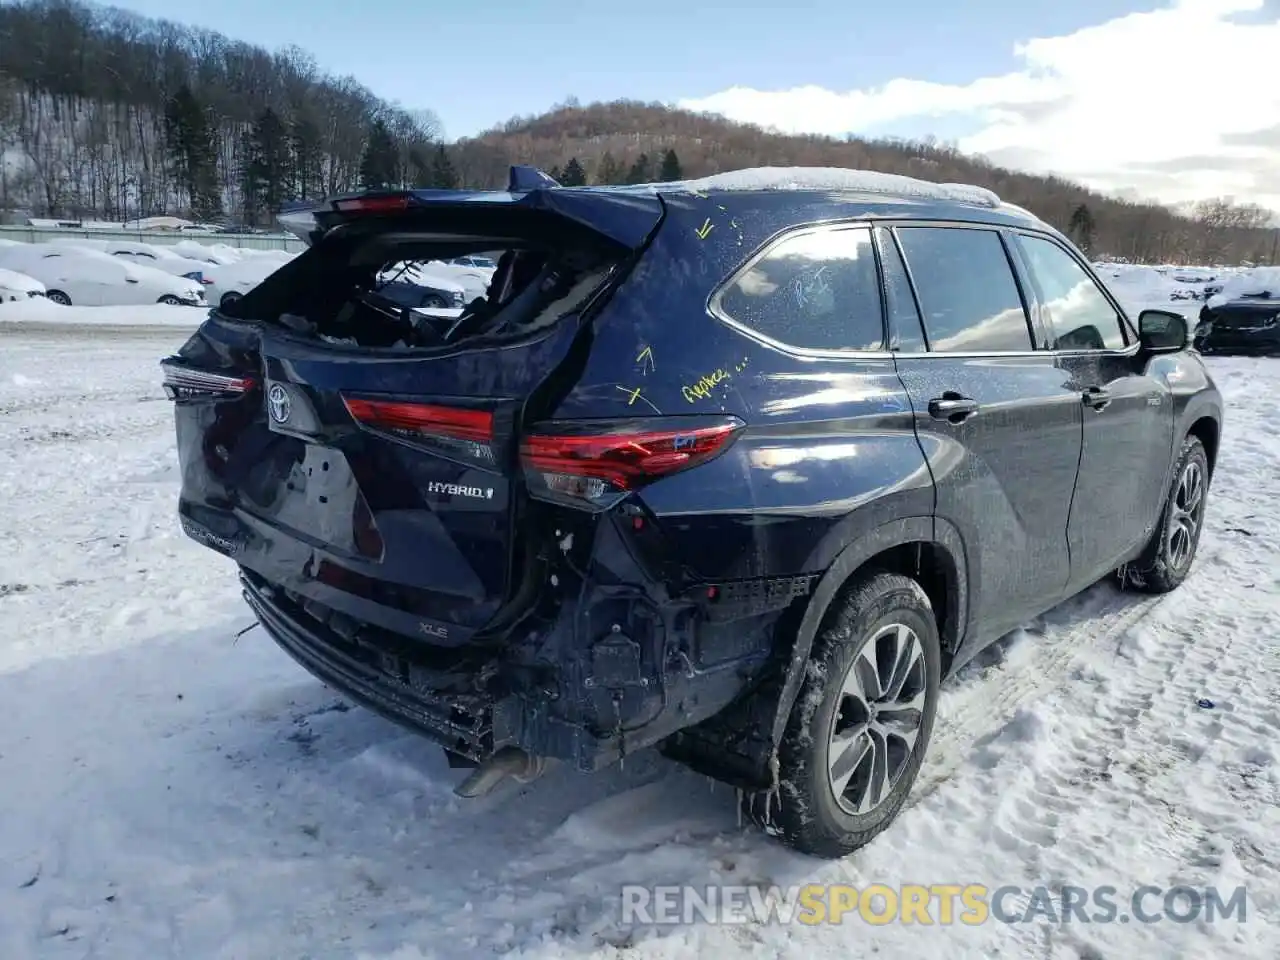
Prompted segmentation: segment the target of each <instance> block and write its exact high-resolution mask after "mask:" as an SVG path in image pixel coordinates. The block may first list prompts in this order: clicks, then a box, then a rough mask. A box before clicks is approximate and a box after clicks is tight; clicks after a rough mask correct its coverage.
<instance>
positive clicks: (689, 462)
mask: <svg viewBox="0 0 1280 960" xmlns="http://www.w3.org/2000/svg"><path fill="white" fill-rule="evenodd" d="M742 426H743V424H742V422H741V421H740V420H736V419H732V418H728V419H723V420H719V421H717V422H714V423H708V422H706V421H700V422H699V423H696V424H695V423H690V424H688V425H685V426H674V425H672V422H671V420H670V419H667V420H661V421H654V420H641V421H599V422H592V421H584V422H579V423H574V424H543V425H542V426H540V427H538V428H536V429H535V430H534V431H533V432H531V433H530V434H529V435H528V436H527V437H526V438H525V440H524V442H523V443H522V444H521V447H520V455H521V460H522V461H523V463H524V467H525V473H526V476H527V477H528V478H529V481H530V487H531V489H532V492H534V493H535V494H537V493H543V494H545V495H548V496H551V497H553V498H556V499H569V500H572V501H576V502H583V501H585V502H587V503H592V504H597V505H600V506H607V505H608V504H609V503H610V502H612V501H614V500H616V499H617V498H618V497H619V496H621V495H622V494H625V493H627V492H628V491H630V490H634V489H636V488H638V487H641V486H643V485H644V484H646V483H649V482H651V481H653V480H656V479H658V478H659V477H664V476H667V475H668V474H672V473H676V472H678V471H680V470H687V469H688V468H689V467H693V466H697V465H698V464H700V463H705V462H706V461H707V460H710V459H712V458H713V457H716V456H719V455H720V454H721V453H723V452H724V451H725V450H726V449H727V448H728V447H729V445H730V444H731V443H732V442H733V439H734V438H735V437H736V436H737V434H738V431H739V430H741V429H742Z"/></svg>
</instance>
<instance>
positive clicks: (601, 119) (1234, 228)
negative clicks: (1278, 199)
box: [455, 101, 1276, 263]
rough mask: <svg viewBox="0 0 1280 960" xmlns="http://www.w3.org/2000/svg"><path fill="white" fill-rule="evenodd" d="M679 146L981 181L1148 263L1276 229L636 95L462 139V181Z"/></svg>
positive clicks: (756, 162) (1209, 210)
mask: <svg viewBox="0 0 1280 960" xmlns="http://www.w3.org/2000/svg"><path fill="white" fill-rule="evenodd" d="M667 151H674V152H675V155H676V158H677V159H678V161H679V168H680V173H681V174H682V175H683V176H686V177H698V176H703V175H706V174H711V173H718V172H721V171H724V170H734V169H739V168H742V167H751V166H765V165H771V166H839V167H855V168H864V169H869V170H880V171H884V172H886V173H899V174H906V175H908V176H914V177H920V178H921V179H925V180H934V181H950V182H960V183H973V184H977V185H979V186H983V187H987V188H989V189H991V190H994V191H995V192H996V193H998V194H999V195H1000V196H1001V197H1002V198H1004V199H1005V200H1008V201H1010V202H1012V203H1016V204H1018V205H1020V206H1024V207H1026V208H1028V209H1030V210H1032V211H1034V212H1035V213H1036V214H1038V215H1039V216H1041V217H1043V218H1044V219H1046V220H1047V221H1049V222H1050V223H1052V224H1054V225H1055V226H1057V227H1058V228H1059V229H1061V230H1063V231H1065V232H1068V233H1070V234H1072V236H1073V237H1074V238H1075V239H1076V240H1077V241H1078V242H1080V243H1081V244H1082V245H1084V246H1087V247H1088V248H1090V252H1092V253H1093V254H1095V255H1111V256H1120V257H1125V258H1128V259H1132V260H1137V261H1143V262H1185V263H1191V262H1198V263H1214V262H1239V261H1241V260H1251V261H1256V262H1266V263H1270V262H1271V261H1272V259H1273V257H1274V256H1275V242H1276V231H1274V230H1270V229H1262V228H1263V227H1264V226H1265V224H1267V222H1268V221H1269V219H1270V216H1271V214H1270V212H1269V211H1266V210H1263V209H1261V208H1259V207H1256V206H1240V205H1232V204H1228V203H1224V202H1221V201H1216V200H1208V201H1206V202H1203V203H1200V204H1198V205H1196V206H1195V207H1194V209H1193V211H1192V213H1191V215H1190V216H1186V215H1179V214H1177V213H1175V212H1174V211H1172V210H1170V209H1169V208H1166V207H1163V206H1158V205H1155V204H1139V203H1130V202H1125V201H1122V200H1118V199H1115V198H1113V197H1108V196H1105V195H1103V194H1101V193H1098V192H1096V191H1091V190H1089V189H1087V188H1086V187H1083V186H1081V185H1080V184H1077V183H1071V182H1069V181H1067V180H1063V179H1060V178H1056V177H1043V176H1035V175H1032V174H1027V173H1020V172H1017V171H1013V170H1007V169H1004V168H1001V167H997V166H993V165H991V164H989V163H986V162H985V161H983V160H982V159H980V158H976V157H972V156H967V155H964V154H961V153H959V152H958V151H957V150H955V149H953V148H951V147H948V146H945V145H941V144H937V143H910V142H902V141H874V140H860V139H855V138H849V139H846V140H835V139H832V138H829V137H819V136H807V137H800V136H787V135H782V134H777V133H771V132H769V131H766V130H762V129H760V128H759V127H754V126H750V125H747V124H742V123H734V122H730V121H728V120H725V119H723V118H721V117H716V116H709V115H703V114H695V113H690V112H688V111H685V110H676V109H672V108H670V107H665V106H662V105H659V104H645V103H638V102H633V101H619V102H614V103H596V104H591V105H589V106H586V107H581V106H577V105H576V104H574V105H569V106H564V107H560V108H558V109H555V110H553V111H551V112H550V113H547V114H544V115H542V116H538V117H532V118H515V119H512V120H510V121H508V122H507V123H506V124H504V125H502V126H500V127H497V128H495V129H493V130H490V131H488V132H486V133H483V134H481V135H479V136H477V137H475V138H472V139H468V140H464V141H460V142H459V143H458V144H457V145H456V147H455V163H456V166H457V168H458V170H459V172H460V173H461V174H462V177H463V179H464V180H466V181H468V182H473V183H476V184H478V185H486V186H497V185H499V184H500V183H502V182H503V181H504V180H505V177H506V168H507V164H508V163H510V162H513V161H517V160H518V161H519V162H522V163H532V164H535V165H537V166H540V167H542V168H543V169H546V170H550V169H552V168H553V167H554V168H557V169H559V170H562V171H563V169H564V168H565V167H567V166H568V164H569V163H570V161H571V160H573V161H576V162H577V165H578V166H580V167H581V168H582V170H583V172H584V174H585V176H586V179H587V180H588V182H592V183H596V182H623V181H625V180H627V179H628V174H631V173H632V171H633V168H635V167H636V165H637V163H638V164H639V165H640V167H641V168H642V169H640V170H637V171H636V175H637V176H636V177H632V178H631V179H636V178H639V179H659V173H660V164H661V159H662V158H663V156H664V155H665V154H666V152H667Z"/></svg>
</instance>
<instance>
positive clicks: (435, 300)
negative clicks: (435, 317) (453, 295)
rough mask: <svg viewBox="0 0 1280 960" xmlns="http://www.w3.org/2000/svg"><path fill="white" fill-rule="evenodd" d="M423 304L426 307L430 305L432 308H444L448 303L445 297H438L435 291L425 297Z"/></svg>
mask: <svg viewBox="0 0 1280 960" xmlns="http://www.w3.org/2000/svg"><path fill="white" fill-rule="evenodd" d="M422 305H423V306H424V307H430V308H431V309H432V310H442V309H444V308H445V307H447V306H448V304H447V303H445V302H444V297H437V296H436V295H435V294H434V293H431V294H428V295H427V296H425V297H423V298H422Z"/></svg>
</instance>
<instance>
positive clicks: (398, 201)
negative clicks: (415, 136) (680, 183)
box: [279, 166, 663, 250]
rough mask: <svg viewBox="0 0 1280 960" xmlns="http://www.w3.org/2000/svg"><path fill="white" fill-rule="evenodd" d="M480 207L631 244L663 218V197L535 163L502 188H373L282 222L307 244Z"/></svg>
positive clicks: (516, 169) (310, 205)
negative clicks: (406, 218) (545, 217)
mask: <svg viewBox="0 0 1280 960" xmlns="http://www.w3.org/2000/svg"><path fill="white" fill-rule="evenodd" d="M477 207H481V208H483V209H485V210H486V211H489V212H494V211H496V210H498V209H501V208H507V209H510V210H521V211H544V212H546V213H549V214H553V215H558V216H560V217H564V218H565V219H567V220H570V221H573V222H575V223H578V224H579V225H581V226H583V227H586V228H588V229H590V230H592V231H594V232H595V233H598V234H600V235H602V236H605V237H608V238H609V239H610V240H613V241H614V242H615V243H618V244H621V245H622V246H624V247H627V248H628V249H632V250H634V249H637V248H639V247H640V246H642V245H643V244H644V243H645V241H646V240H647V239H648V238H649V236H650V234H652V233H653V230H654V227H656V226H657V225H658V222H659V221H660V220H661V219H662V213H663V204H662V201H661V200H660V199H659V198H658V197H657V196H656V195H653V194H639V193H633V192H623V191H618V192H614V191H610V190H602V189H599V188H584V189H577V188H572V187H562V186H560V184H559V183H557V182H556V181H555V180H554V179H553V178H552V177H550V176H548V175H547V174H545V173H543V172H542V171H541V170H538V169H537V168H535V167H528V166H513V167H512V168H511V172H510V175H509V176H508V179H507V189H506V190H505V191H503V190H370V191H364V192H362V193H352V194H344V195H342V196H336V197H329V198H326V199H324V200H321V201H320V202H319V203H314V202H304V203H298V204H292V205H290V206H288V207H286V208H285V209H284V210H282V211H281V213H280V215H279V221H280V224H281V226H283V227H284V228H285V229H286V230H288V231H289V232H290V233H292V234H293V235H294V236H296V237H298V238H299V239H301V240H302V241H303V242H304V243H306V244H307V245H308V246H310V245H312V244H314V243H316V242H317V241H319V240H320V239H321V238H322V237H323V236H324V235H325V234H327V233H328V232H329V231H330V230H332V229H333V228H334V227H336V226H338V225H340V224H343V223H349V222H351V221H353V220H357V219H360V218H362V217H394V216H399V215H415V216H417V217H423V216H425V217H427V218H429V217H430V214H431V213H433V212H438V213H439V214H441V219H445V218H447V219H449V220H452V221H456V220H457V219H458V217H459V215H460V214H463V213H464V212H465V211H466V210H468V209H472V210H474V209H475V208H477Z"/></svg>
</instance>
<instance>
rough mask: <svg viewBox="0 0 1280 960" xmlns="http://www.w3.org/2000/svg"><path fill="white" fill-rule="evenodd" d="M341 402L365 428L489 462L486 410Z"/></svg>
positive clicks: (353, 400) (490, 427)
mask: <svg viewBox="0 0 1280 960" xmlns="http://www.w3.org/2000/svg"><path fill="white" fill-rule="evenodd" d="M342 402H343V403H344V404H346V406H347V412H348V413H350V414H351V416H352V419H354V420H355V421H356V422H357V423H358V424H360V425H361V426H363V427H365V428H367V429H370V430H377V431H380V432H382V433H389V434H392V435H393V436H397V437H400V438H401V439H403V440H409V441H417V442H428V443H432V444H433V445H436V446H444V447H447V448H448V449H450V450H452V451H453V452H455V453H459V454H462V455H464V456H467V457H468V458H470V459H474V460H480V461H482V462H484V463H490V464H491V463H493V446H492V444H493V414H492V413H490V412H489V411H488V410H468V409H466V408H463V407H448V406H443V405H441V404H436V403H414V402H410V401H403V400H369V399H366V398H363V397H343V398H342Z"/></svg>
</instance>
